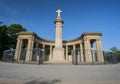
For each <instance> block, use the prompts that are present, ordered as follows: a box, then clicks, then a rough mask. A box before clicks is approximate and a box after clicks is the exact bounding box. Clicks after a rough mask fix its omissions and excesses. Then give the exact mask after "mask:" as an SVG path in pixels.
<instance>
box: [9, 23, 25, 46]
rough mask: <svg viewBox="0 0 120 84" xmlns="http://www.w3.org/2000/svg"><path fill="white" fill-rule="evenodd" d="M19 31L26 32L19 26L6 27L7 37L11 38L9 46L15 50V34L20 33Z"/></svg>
mask: <svg viewBox="0 0 120 84" xmlns="http://www.w3.org/2000/svg"><path fill="white" fill-rule="evenodd" d="M21 31H26V29H25V28H23V27H22V26H21V25H20V24H12V25H10V26H8V35H9V36H10V37H11V39H12V40H11V41H10V43H11V46H12V47H13V48H15V44H16V42H17V40H16V39H17V33H19V32H21Z"/></svg>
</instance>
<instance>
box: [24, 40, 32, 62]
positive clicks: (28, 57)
mask: <svg viewBox="0 0 120 84" xmlns="http://www.w3.org/2000/svg"><path fill="white" fill-rule="evenodd" d="M33 44H34V40H33V39H32V38H30V39H28V45H27V52H26V59H25V62H31V61H32V54H33Z"/></svg>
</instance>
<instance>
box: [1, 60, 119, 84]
mask: <svg viewBox="0 0 120 84" xmlns="http://www.w3.org/2000/svg"><path fill="white" fill-rule="evenodd" d="M0 84H120V64H116V65H29V64H12V63H1V62H0Z"/></svg>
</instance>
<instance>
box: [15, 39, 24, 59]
mask: <svg viewBox="0 0 120 84" xmlns="http://www.w3.org/2000/svg"><path fill="white" fill-rule="evenodd" d="M22 41H23V40H22V39H20V38H18V39H17V45H16V50H15V56H14V59H15V60H16V61H19V60H20V54H21V47H22Z"/></svg>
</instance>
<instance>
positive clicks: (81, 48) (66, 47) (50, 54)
mask: <svg viewBox="0 0 120 84" xmlns="http://www.w3.org/2000/svg"><path fill="white" fill-rule="evenodd" d="M56 12H57V14H58V15H57V18H56V19H55V21H54V24H55V30H56V33H55V40H47V39H43V38H41V37H39V36H38V35H37V34H36V33H34V32H20V33H18V38H17V44H16V50H15V55H14V60H16V61H21V60H23V59H22V56H21V53H22V49H23V44H24V42H26V47H25V48H24V49H26V53H25V55H24V58H25V62H32V61H38V56H37V55H35V54H36V53H35V52H36V50H35V51H34V50H33V49H39V48H40V49H43V50H44V61H45V62H47V63H71V62H72V53H71V52H72V51H74V50H76V49H78V54H77V60H78V62H79V63H93V62H94V63H100V64H101V63H104V57H103V49H102V38H101V36H102V33H100V32H84V33H82V34H81V35H80V36H79V37H78V38H75V39H72V40H62V27H63V23H64V21H63V19H62V18H61V12H62V11H61V10H60V9H58V10H57V11H56ZM93 44H94V45H93ZM95 47H96V48H95ZM46 52H47V53H46ZM46 58H47V60H46Z"/></svg>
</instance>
